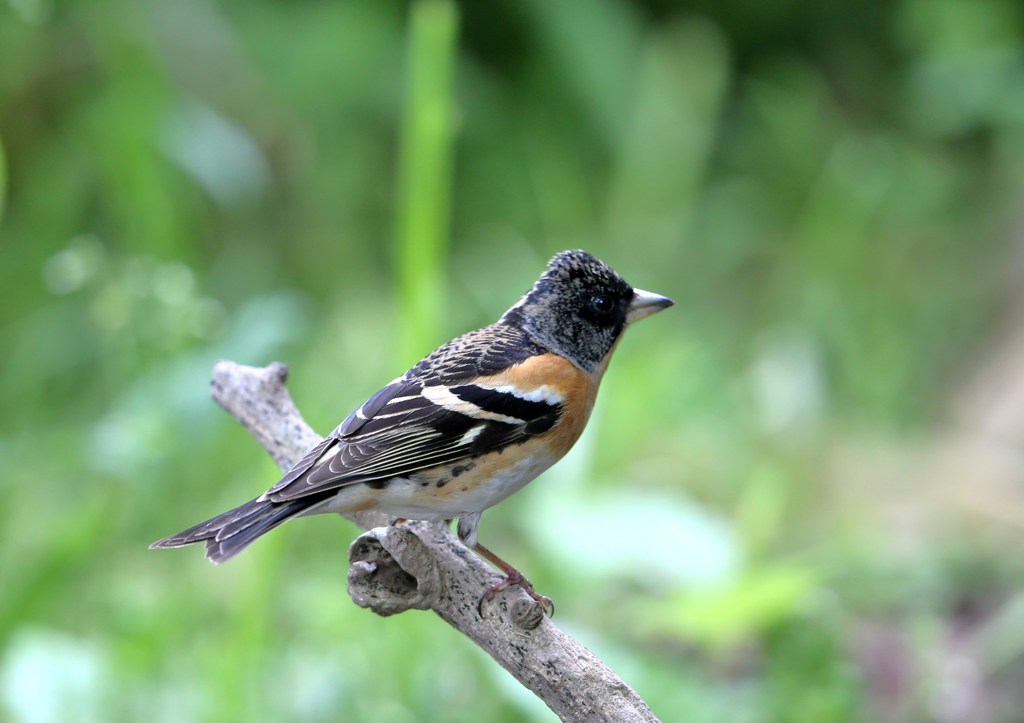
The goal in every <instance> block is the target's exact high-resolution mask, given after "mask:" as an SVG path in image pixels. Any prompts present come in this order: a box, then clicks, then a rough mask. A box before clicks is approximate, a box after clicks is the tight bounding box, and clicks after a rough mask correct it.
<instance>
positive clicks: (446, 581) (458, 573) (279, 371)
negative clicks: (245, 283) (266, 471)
mask: <svg viewBox="0 0 1024 723" xmlns="http://www.w3.org/2000/svg"><path fill="white" fill-rule="evenodd" d="M287 377H288V369H287V367H285V365H284V364H280V363H274V364H271V365H270V366H267V367H264V368H262V369H261V368H256V367H247V366H242V365H239V364H235V363H234V362H229V361H221V362H218V363H217V365H216V366H215V367H214V370H213V383H212V387H213V398H214V399H215V400H216V401H217V402H218V403H219V404H220V405H221V406H222V407H224V409H226V410H227V411H228V412H229V413H231V414H232V415H233V416H235V417H236V418H237V419H238V420H239V421H240V422H241V423H242V424H243V425H244V426H245V427H246V429H248V430H249V431H250V432H251V433H252V434H253V436H254V437H256V439H257V440H258V441H259V443H260V444H262V445H263V447H264V448H265V449H266V450H267V451H268V452H269V453H270V455H271V456H272V457H273V458H274V461H275V462H277V464H278V466H280V467H281V468H282V469H288V468H289V467H290V466H291V465H292V464H293V463H294V462H295V461H297V460H298V459H299V458H300V457H301V456H302V455H303V454H304V453H305V452H306V451H307V450H308V449H309V448H310V447H312V446H313V445H315V444H316V443H317V442H319V441H320V439H321V437H320V436H318V435H317V434H316V432H314V431H313V430H312V428H310V426H309V425H308V424H306V422H305V420H303V418H302V415H300V414H299V411H298V409H296V407H295V404H294V403H293V402H292V399H291V396H290V395H289V394H288V391H287V389H286V388H285V381H286V380H287ZM351 519H352V520H353V521H355V522H356V524H358V525H360V526H361V527H363V528H364V529H367V530H368V532H365V533H363V534H362V535H360V536H359V537H358V538H357V539H356V540H355V542H353V543H352V545H351V547H350V548H349V562H350V567H349V573H348V589H349V594H350V595H351V596H352V599H353V600H354V601H355V602H356V604H357V605H360V606H362V607H366V608H370V609H371V610H373V611H374V612H376V613H377V614H379V615H393V614H395V613H399V612H403V611H405V610H408V609H410V608H414V609H418V610H433V611H434V612H436V613H437V614H438V615H439V616H440V617H441V618H443V619H444V620H445V621H447V622H448V623H449V624H450V625H452V626H453V627H454V628H456V629H457V630H459V631H460V632H462V633H463V634H464V635H466V636H467V637H469V638H470V639H471V640H473V641H474V642H475V643H477V645H479V646H480V647H481V648H483V649H484V650H486V651H487V652H488V653H489V654H490V655H491V657H493V658H494V659H495V660H496V661H498V663H499V664H500V665H501V666H502V667H503V668H505V669H506V670H508V671H509V672H510V673H512V675H513V676H515V678H516V679H517V680H518V681H519V682H520V683H522V684H523V685H525V686H526V687H527V688H529V689H530V690H532V691H533V692H534V693H535V694H536V695H537V696H538V697H540V698H541V700H543V701H544V702H545V703H546V704H547V705H548V707H550V708H551V710H553V711H554V712H555V713H556V714H557V715H558V716H559V718H561V719H562V720H563V721H580V722H581V723H582V722H584V721H586V722H588V723H590V722H593V721H616V722H622V721H626V722H632V721H648V722H649V721H655V722H656V721H657V720H658V719H657V718H656V717H655V716H654V714H653V713H652V712H651V709H650V708H649V707H648V706H647V704H646V703H644V701H643V699H641V698H640V696H639V695H637V694H636V692H635V691H634V690H633V689H632V688H630V687H629V686H628V685H626V684H625V683H624V682H623V681H622V680H621V679H620V678H619V677H618V676H616V675H615V673H614V672H612V670H611V669H610V668H608V666H606V665H605V664H604V663H603V662H602V661H601V660H600V659H598V658H597V657H596V656H595V655H594V654H593V653H591V652H590V651H589V650H587V649H586V648H585V647H583V646H582V645H580V644H579V643H578V642H576V640H574V639H573V638H571V637H569V636H568V635H567V634H566V633H564V632H563V631H562V630H561V629H559V628H558V627H557V626H555V624H554V623H552V622H551V620H550V619H548V618H547V617H545V616H544V614H543V611H542V610H541V609H540V606H539V605H538V604H537V603H536V602H535V601H534V600H532V599H531V598H530V597H529V596H528V595H526V593H524V592H523V591H522V590H520V589H519V588H516V587H513V588H509V589H508V590H505V591H502V592H501V593H499V594H498V595H497V596H496V597H495V599H494V600H493V601H492V602H490V603H488V604H486V605H485V607H484V615H483V617H481V616H480V614H479V612H478V611H477V600H478V599H479V597H480V594H481V593H482V592H483V590H484V589H486V587H487V586H488V585H490V584H492V583H494V582H495V580H496V576H497V573H496V572H495V571H494V570H492V569H491V568H490V567H489V566H488V565H487V563H485V562H484V561H483V560H481V559H480V558H479V557H477V556H476V555H475V554H474V553H473V552H472V551H470V550H469V549H468V548H466V546H465V545H463V544H462V543H461V542H459V541H458V539H456V538H455V536H454V535H452V534H451V532H450V531H449V530H448V529H446V528H445V527H443V526H442V525H437V524H430V523H426V522H409V523H407V524H404V525H400V526H388V523H389V520H388V518H387V517H386V516H385V515H382V514H379V513H369V512H362V513H358V514H355V515H352V516H351Z"/></svg>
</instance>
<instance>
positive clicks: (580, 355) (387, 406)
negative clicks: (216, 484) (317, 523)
mask: <svg viewBox="0 0 1024 723" xmlns="http://www.w3.org/2000/svg"><path fill="white" fill-rule="evenodd" d="M672 304H673V301H672V300H671V299H669V298H667V297H664V296H659V295H657V294H652V293H650V292H648V291H642V290H640V289H634V288H633V287H632V286H630V285H629V284H627V283H626V282H625V281H624V280H623V279H622V277H621V276H619V275H618V274H617V273H615V271H613V270H612V269H611V268H609V267H608V266H607V265H606V264H604V263H603V262H602V261H600V260H598V259H596V258H594V257H593V256H591V255H590V254H588V253H586V252H585V251H563V252H562V253H560V254H557V255H556V256H555V257H554V258H552V259H551V261H550V262H549V264H548V268H547V270H546V271H545V272H544V273H543V274H542V275H541V277H540V278H539V279H538V280H537V282H536V283H535V284H534V285H533V287H532V288H531V289H530V290H529V291H528V292H527V293H526V295H525V296H523V297H522V298H521V299H520V300H519V301H518V302H516V304H515V305H514V306H513V307H512V308H511V309H509V310H508V311H506V312H505V313H504V315H502V317H501V319H499V320H498V321H497V322H496V323H494V324H491V325H490V326H485V327H484V328H482V329H477V330H476V331H471V332H469V333H468V334H464V335H462V336H460V337H458V338H456V339H453V340H452V341H450V342H448V343H447V344H445V345H443V346H441V347H439V348H438V349H437V350H436V351H434V352H433V353H431V354H430V355H429V356H427V357H425V358H424V359H423V360H422V361H420V362H419V363H417V364H416V365H415V366H414V367H413V368H412V369H410V370H409V371H407V372H406V373H405V374H403V375H402V376H400V377H399V378H398V379H395V380H394V381H393V382H391V383H390V384H388V385H387V386H386V387H384V388H383V389H381V390H380V391H379V392H377V393H376V394H374V395H373V396H372V397H370V398H369V399H368V400H367V401H366V403H365V404H363V406H361V407H359V409H357V410H356V411H355V412H354V413H352V414H351V415H349V417H348V418H347V419H346V420H345V421H344V422H342V423H341V425H340V426H338V428H337V429H335V430H334V431H333V432H331V433H330V434H329V435H327V437H326V438H324V439H323V441H321V442H320V443H319V444H317V445H316V446H315V447H313V449H311V450H310V451H309V452H308V453H307V454H306V456H305V457H303V458H302V459H301V460H300V461H299V462H298V463H297V464H296V465H295V466H294V467H292V468H291V470H290V471H289V472H288V473H287V474H286V475H285V476H284V477H283V478H281V480H280V481H279V482H278V483H277V484H275V485H274V486H273V487H271V488H270V489H269V490H267V491H266V492H264V493H263V494H262V495H260V496H259V497H257V498H256V499H254V500H251V501H249V502H246V503H245V504H243V505H241V506H239V507H236V508H235V509H233V510H229V511H228V512H225V513H224V514H221V515H218V516H217V517H214V518H213V519H210V520H207V521H206V522H202V523H200V524H198V525H196V526H195V527H190V528H189V529H187V530H185V531H184V532H179V533H178V534H177V535H171V536H170V537H165V538H164V539H162V540H159V541H157V542H154V543H153V544H152V545H151V546H150V547H154V548H156V547H181V546H183V545H190V544H192V543H194V542H202V541H205V542H206V557H207V558H208V559H209V560H210V561H211V562H213V563H221V562H224V561H225V560H228V559H230V558H231V557H234V556H235V555H237V554H238V553H239V552H241V551H242V550H243V549H245V548H246V547H248V546H249V545H250V544H251V543H252V542H253V541H254V540H255V539H256V538H257V537H260V536H261V535H263V534H264V533H266V532H269V531H270V530H272V529H273V528H275V527H277V526H278V525H280V524H281V523H282V522H286V521H287V520H290V519H292V518H293V517H300V516H303V515H312V514H320V513H324V512H338V513H346V512H358V511H362V510H377V511H380V512H384V513H385V514H388V515H392V516H394V517H395V518H397V519H414V520H445V521H448V520H452V519H455V518H458V520H459V523H458V535H459V539H461V540H462V541H463V542H464V543H465V544H466V545H468V546H470V547H472V548H473V549H475V550H476V551H477V552H478V553H480V554H481V555H483V556H484V557H485V558H487V559H488V560H490V561H491V562H492V563H494V564H495V565H497V566H498V567H499V568H501V570H502V571H503V572H504V573H505V575H504V577H503V578H502V580H501V581H500V582H498V583H496V584H495V585H492V586H491V587H490V588H488V589H487V590H486V591H485V592H484V594H483V595H482V596H481V598H480V603H481V605H482V603H483V602H484V601H485V600H489V599H491V598H492V597H493V596H494V594H495V593H497V592H498V591H499V590H502V589H504V588H506V587H509V586H510V585H516V586H519V587H521V588H522V589H523V590H525V591H526V592H527V593H528V594H529V595H530V596H531V597H533V598H534V599H535V600H537V601H538V602H540V603H541V604H542V605H544V607H545V608H549V607H551V601H550V600H549V599H548V598H546V597H544V596H542V595H539V594H537V592H536V591H534V589H533V586H532V585H530V583H529V581H528V580H526V578H525V577H523V575H522V574H521V573H520V572H519V571H518V570H516V569H515V568H514V567H512V566H511V565H509V564H508V563H507V562H505V561H504V560H502V559H501V558H499V557H498V556H497V555H495V554H494V553H492V552H491V551H490V550H488V549H487V548H486V547H484V546H483V545H481V544H479V542H478V541H477V528H478V527H479V525H480V515H481V513H482V512H483V511H484V510H486V509H487V508H488V507H491V506H492V505H496V504H497V503H499V502H501V501H502V500H503V499H505V498H506V497H508V496H509V495H511V494H512V493H513V492H516V491H517V490H519V489H521V488H522V487H523V486H524V485H526V484H527V483H528V482H530V481H532V480H533V479H534V478H535V477H537V476H538V475H539V474H540V473H541V472H543V471H544V470H546V469H547V468H548V467H550V466H551V465H553V464H554V463H555V462H557V461H558V460H559V459H561V458H562V457H563V456H564V455H565V453H566V452H568V451H569V449H570V448H572V446H573V444H575V443H576V440H577V439H579V437H580V434H581V433H582V432H583V428H584V427H585V426H586V424H587V419H588V418H589V417H590V412H591V410H592V409H593V407H594V400H595V398H596V396H597V388H598V385H599V384H600V382H601V377H602V376H603V375H604V371H605V369H606V368H607V366H608V360H609V358H610V357H611V354H612V351H613V350H614V349H615V346H616V344H617V343H618V340H619V338H620V336H621V335H622V332H623V330H624V329H625V328H626V327H627V326H629V325H630V324H631V323H633V322H635V321H637V320H639V319H643V318H644V317H646V316H650V315H651V314H653V313H655V312H657V311H660V310H662V309H665V308H667V307H669V306H671V305H672Z"/></svg>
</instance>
